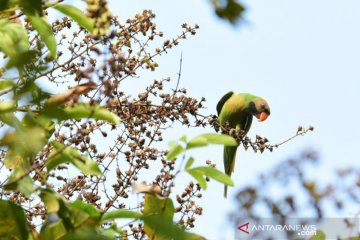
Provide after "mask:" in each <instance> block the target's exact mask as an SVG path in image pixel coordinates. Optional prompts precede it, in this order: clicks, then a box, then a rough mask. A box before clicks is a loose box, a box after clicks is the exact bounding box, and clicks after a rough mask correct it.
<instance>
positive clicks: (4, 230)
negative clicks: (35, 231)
mask: <svg viewBox="0 0 360 240" xmlns="http://www.w3.org/2000/svg"><path fill="white" fill-rule="evenodd" d="M0 226H1V227H0V236H1V239H19V240H27V239H28V236H29V230H28V226H27V219H26V217H25V214H24V211H23V209H22V208H21V207H20V206H18V205H16V204H14V203H13V202H11V201H5V200H0Z"/></svg>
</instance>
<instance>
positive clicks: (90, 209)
mask: <svg viewBox="0 0 360 240" xmlns="http://www.w3.org/2000/svg"><path fill="white" fill-rule="evenodd" d="M70 205H71V206H72V207H74V208H76V209H77V210H80V211H82V212H84V213H86V214H88V215H89V216H90V217H91V218H94V219H100V216H101V214H100V212H99V210H98V209H96V208H95V207H94V206H93V205H91V204H89V203H84V202H82V201H80V200H76V201H75V202H72V203H71V204H70Z"/></svg>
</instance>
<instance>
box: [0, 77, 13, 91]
mask: <svg viewBox="0 0 360 240" xmlns="http://www.w3.org/2000/svg"><path fill="white" fill-rule="evenodd" d="M14 86H15V84H14V83H13V82H12V81H9V80H2V81H0V91H1V90H4V89H6V88H10V87H14Z"/></svg>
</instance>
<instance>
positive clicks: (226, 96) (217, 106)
mask: <svg viewBox="0 0 360 240" xmlns="http://www.w3.org/2000/svg"><path fill="white" fill-rule="evenodd" d="M233 94H234V92H231V91H230V92H228V93H227V94H225V95H224V96H223V97H222V98H221V99H220V101H219V102H218V104H217V105H216V111H217V113H218V116H219V115H220V112H221V109H222V107H223V106H224V104H225V102H226V101H227V100H228V99H229V98H230V97H231V96H232V95H233Z"/></svg>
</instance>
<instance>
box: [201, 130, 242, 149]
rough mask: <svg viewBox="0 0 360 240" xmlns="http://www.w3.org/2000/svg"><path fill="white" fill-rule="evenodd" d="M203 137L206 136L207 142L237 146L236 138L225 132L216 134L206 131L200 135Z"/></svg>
mask: <svg viewBox="0 0 360 240" xmlns="http://www.w3.org/2000/svg"><path fill="white" fill-rule="evenodd" d="M200 136H201V137H203V138H206V140H207V142H208V143H209V144H221V145H224V146H235V147H236V146H237V145H238V144H237V142H236V140H235V139H234V138H233V137H231V136H229V135H226V134H217V133H206V134H202V135H200Z"/></svg>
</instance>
